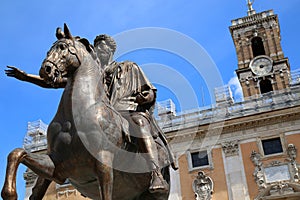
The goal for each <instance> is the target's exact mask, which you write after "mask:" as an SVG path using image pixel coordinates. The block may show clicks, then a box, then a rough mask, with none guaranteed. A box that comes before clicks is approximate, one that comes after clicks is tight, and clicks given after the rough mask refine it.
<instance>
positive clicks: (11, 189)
mask: <svg viewBox="0 0 300 200" xmlns="http://www.w3.org/2000/svg"><path fill="white" fill-rule="evenodd" d="M20 163H23V164H24V165H26V166H27V167H28V168H30V169H31V170H32V171H33V172H34V173H36V174H37V175H38V176H41V177H45V178H47V179H49V180H52V178H53V173H54V169H55V166H54V163H53V161H52V160H51V158H50V157H49V156H48V155H45V154H32V153H27V152H26V151H25V150H24V149H21V148H17V149H15V150H13V151H12V152H11V153H10V154H9V155H8V157H7V167H6V176H5V182H4V186H3V188H2V191H1V196H2V198H3V199H4V200H17V192H16V175H17V170H18V166H19V164H20Z"/></svg>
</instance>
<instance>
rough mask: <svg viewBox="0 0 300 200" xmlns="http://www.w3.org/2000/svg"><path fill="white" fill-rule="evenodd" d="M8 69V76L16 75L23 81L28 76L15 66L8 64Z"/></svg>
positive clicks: (15, 76)
mask: <svg viewBox="0 0 300 200" xmlns="http://www.w3.org/2000/svg"><path fill="white" fill-rule="evenodd" d="M7 68H8V69H6V70H5V74H6V75H7V76H11V77H14V78H16V79H19V80H21V81H24V80H25V79H26V77H27V73H26V72H24V71H22V70H20V69H18V68H16V67H13V66H7Z"/></svg>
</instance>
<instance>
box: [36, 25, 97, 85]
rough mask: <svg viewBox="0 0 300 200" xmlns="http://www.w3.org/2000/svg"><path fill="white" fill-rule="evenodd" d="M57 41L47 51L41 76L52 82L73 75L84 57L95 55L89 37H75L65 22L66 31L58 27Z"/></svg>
mask: <svg viewBox="0 0 300 200" xmlns="http://www.w3.org/2000/svg"><path fill="white" fill-rule="evenodd" d="M56 37H57V39H58V40H57V41H56V42H55V43H54V44H53V46H52V47H51V49H50V50H49V51H48V52H47V57H46V58H45V60H44V61H43V63H42V66H41V69H40V77H41V78H43V79H44V80H45V81H46V82H48V83H50V84H54V83H58V82H61V81H63V79H64V78H68V77H71V76H72V75H73V73H74V72H75V71H76V69H77V68H78V67H80V65H81V63H82V60H83V59H84V58H83V57H84V56H86V55H93V54H94V52H91V51H93V49H92V46H91V45H90V44H89V42H88V40H87V39H84V38H79V37H73V36H72V35H71V33H70V31H69V28H68V27H67V25H66V24H64V32H62V30H61V29H60V28H57V29H56Z"/></svg>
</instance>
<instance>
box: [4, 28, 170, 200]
mask: <svg viewBox="0 0 300 200" xmlns="http://www.w3.org/2000/svg"><path fill="white" fill-rule="evenodd" d="M56 37H57V41H56V42H55V43H54V44H53V45H52V47H51V48H50V50H49V51H48V53H47V56H46V58H45V59H44V61H43V63H42V66H41V68H40V76H41V77H42V78H44V80H45V81H47V82H49V83H55V82H56V83H57V82H59V81H62V80H64V79H67V85H66V87H65V89H64V91H63V94H62V97H61V100H60V103H59V106H58V110H57V112H56V114H55V116H54V118H53V120H52V121H51V123H50V124H49V126H48V130H47V142H48V146H47V153H46V154H34V153H30V152H26V151H25V150H24V149H22V148H16V149H15V150H13V151H12V152H11V153H10V154H9V155H8V163H7V169H6V176H5V183H4V186H3V189H2V192H1V196H2V198H3V199H4V200H16V199H17V192H16V173H17V169H18V166H19V164H20V163H22V164H24V165H25V166H27V167H28V168H30V169H31V170H32V171H33V172H35V173H36V174H37V175H38V178H37V181H36V184H35V186H34V187H33V189H32V194H31V196H30V198H29V199H30V200H40V199H42V198H43V196H44V195H45V193H46V191H47V188H48V187H49V185H50V183H51V182H52V181H54V182H56V183H58V184H63V183H64V182H65V181H66V180H69V182H70V183H71V184H72V185H73V186H74V187H75V188H76V189H77V190H78V191H79V192H80V193H81V194H82V195H83V196H85V197H88V198H91V199H96V200H150V199H151V200H167V199H168V196H169V188H168V190H167V192H166V193H151V192H149V190H148V188H149V185H150V181H151V172H150V171H149V170H146V169H147V164H145V163H146V162H145V160H143V159H142V156H139V153H138V152H137V148H135V145H134V143H130V142H128V141H127V140H126V137H125V136H124V135H125V134H124V133H125V132H126V131H128V122H127V121H126V120H125V119H124V118H123V117H122V116H121V115H120V114H119V113H118V112H117V111H116V110H114V108H112V107H111V106H110V104H109V100H108V97H107V95H106V93H105V90H104V83H103V69H102V68H101V64H100V62H99V60H98V58H97V56H96V55H95V52H94V50H93V47H92V45H90V44H89V42H88V40H87V39H84V38H80V37H73V36H72V34H71V32H70V30H69V28H68V27H67V25H66V24H64V31H62V30H61V29H60V28H58V29H57V30H56ZM158 139H159V138H158ZM158 143H161V141H160V142H158ZM130 149H131V150H130ZM158 151H159V162H160V163H159V164H160V166H162V167H160V169H161V172H162V174H163V177H164V179H165V180H166V181H167V183H168V184H169V185H170V174H169V164H166V162H165V160H167V159H168V158H167V153H165V152H166V151H165V149H164V147H163V145H158Z"/></svg>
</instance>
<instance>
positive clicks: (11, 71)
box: [5, 66, 66, 88]
mask: <svg viewBox="0 0 300 200" xmlns="http://www.w3.org/2000/svg"><path fill="white" fill-rule="evenodd" d="M7 68H8V69H6V70H5V73H6V75H7V76H11V77H14V78H16V79H18V80H21V81H26V82H29V83H33V84H35V85H38V86H40V87H43V88H64V87H65V86H66V81H63V82H60V83H56V84H54V85H51V84H48V83H46V82H45V81H44V79H42V78H41V77H40V76H37V75H34V74H27V73H26V72H24V71H22V70H20V69H18V68H16V67H12V66H7Z"/></svg>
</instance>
